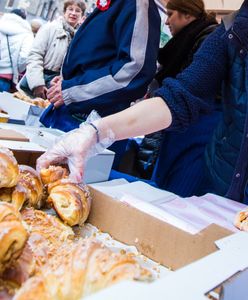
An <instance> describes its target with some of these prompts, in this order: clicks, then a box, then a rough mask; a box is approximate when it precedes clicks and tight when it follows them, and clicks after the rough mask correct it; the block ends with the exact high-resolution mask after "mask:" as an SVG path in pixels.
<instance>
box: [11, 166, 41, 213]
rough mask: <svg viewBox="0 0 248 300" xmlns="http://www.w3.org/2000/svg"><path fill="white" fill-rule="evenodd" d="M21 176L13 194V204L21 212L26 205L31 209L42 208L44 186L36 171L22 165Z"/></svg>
mask: <svg viewBox="0 0 248 300" xmlns="http://www.w3.org/2000/svg"><path fill="white" fill-rule="evenodd" d="M19 168H20V176H19V179H18V182H17V185H16V187H15V188H14V191H13V193H12V203H13V205H14V206H15V207H16V208H17V209H18V210H20V209H21V208H22V206H23V205H24V204H27V206H29V207H35V208H41V206H42V199H43V185H42V183H41V180H40V177H39V175H38V173H37V172H36V170H34V169H33V168H31V167H28V166H24V165H20V166H19Z"/></svg>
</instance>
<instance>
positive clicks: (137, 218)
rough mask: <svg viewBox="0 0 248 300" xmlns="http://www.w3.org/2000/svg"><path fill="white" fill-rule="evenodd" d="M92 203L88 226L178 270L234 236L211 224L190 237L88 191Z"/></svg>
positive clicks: (184, 232) (108, 198) (107, 197)
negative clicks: (225, 239)
mask: <svg viewBox="0 0 248 300" xmlns="http://www.w3.org/2000/svg"><path fill="white" fill-rule="evenodd" d="M90 191H91V194H92V198H93V203H92V209H91V213H90V216H89V222H90V223H91V224H93V225H95V226H96V227H98V228H99V229H100V230H101V231H103V232H108V233H109V234H110V235H111V236H112V237H113V238H114V239H116V240H118V241H120V242H123V243H125V244H128V245H135V246H136V247H137V249H138V250H139V251H140V252H141V253H142V254H144V255H145V256H147V257H149V258H151V259H152V260H154V261H156V262H159V263H161V264H163V265H164V266H166V267H168V268H170V269H172V270H177V269H179V268H181V267H183V266H185V265H187V264H189V263H192V262H193V261H196V260H197V259H200V258H202V257H204V256H206V255H208V254H210V253H212V252H214V251H216V250H217V249H218V248H217V247H216V245H215V241H216V240H218V239H221V238H223V237H225V236H228V235H231V234H233V232H231V231H229V230H227V229H225V228H222V227H220V226H218V225H215V224H212V225H210V226H208V227H207V228H206V229H204V230H202V231H201V232H200V233H199V234H195V235H192V234H189V233H187V232H186V231H183V230H180V229H178V228H176V227H174V226H172V225H169V224H167V223H165V222H163V221H161V220H158V219H156V218H155V217H152V216H150V215H148V214H146V213H143V212H141V211H139V210H137V209H136V208H133V207H131V206H128V205H126V204H125V203H122V202H120V201H116V200H115V199H113V198H111V197H110V196H107V195H105V194H103V193H101V192H99V191H97V190H96V189H93V188H90Z"/></svg>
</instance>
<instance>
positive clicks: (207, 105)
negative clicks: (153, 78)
mask: <svg viewBox="0 0 248 300" xmlns="http://www.w3.org/2000/svg"><path fill="white" fill-rule="evenodd" d="M227 48H228V47H227V39H226V36H225V28H224V26H223V25H221V26H220V27H219V28H218V29H216V30H215V32H213V33H212V34H210V35H209V36H208V37H207V38H206V39H205V41H204V42H203V44H202V45H201V47H200V49H199V50H198V51H197V52H196V54H195V55H194V59H193V62H192V64H191V65H190V66H189V67H188V68H186V69H185V70H184V71H183V72H182V73H181V74H179V75H178V76H177V77H176V78H175V79H173V78H167V79H165V80H164V81H163V85H162V87H161V88H160V89H158V90H157V91H156V92H155V96H159V97H161V98H163V99H164V101H165V102H166V104H167V105H168V107H169V109H170V111H171V114H172V124H171V126H170V127H169V128H168V130H178V131H181V130H184V129H187V128H188V127H189V125H190V124H191V123H193V122H194V121H196V120H197V119H198V117H199V115H200V114H201V113H208V112H210V111H211V110H212V109H213V107H214V99H215V96H216V94H217V92H218V91H219V89H220V87H221V83H222V81H223V80H224V78H225V75H226V73H227V67H228V49H227Z"/></svg>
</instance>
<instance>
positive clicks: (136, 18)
mask: <svg viewBox="0 0 248 300" xmlns="http://www.w3.org/2000/svg"><path fill="white" fill-rule="evenodd" d="M151 2H152V1H151V0H150V1H149V0H138V1H125V2H124V3H125V4H124V6H125V7H124V10H122V11H120V12H119V13H118V14H119V15H118V16H117V19H116V20H115V26H113V33H114V40H115V45H116V58H115V60H113V61H112V62H110V61H108V62H106V64H105V65H104V66H103V67H101V68H97V69H90V70H86V71H85V72H84V73H83V72H82V73H81V74H80V75H78V76H75V77H73V78H72V79H70V80H63V82H62V90H63V99H64V101H65V104H66V105H70V104H73V103H77V105H78V104H79V105H81V106H80V107H81V108H82V107H83V109H84V108H85V110H86V111H90V110H91V109H92V108H94V104H95V102H96V101H97V103H98V104H99V103H101V102H102V101H104V105H106V102H108V103H112V102H115V103H116V102H119V103H120V102H125V103H126V102H128V101H129V100H135V99H137V98H139V97H142V96H143V95H144V94H145V92H146V88H147V86H148V84H149V83H150V81H151V80H152V78H153V76H154V74H155V71H156V58H157V53H158V46H159V35H160V17H159V14H158V11H157V7H156V6H152V7H150V8H149V5H151ZM153 4H154V3H153ZM150 9H151V10H150ZM155 10H156V11H155ZM92 34H94V33H92ZM95 55H97V54H95ZM109 60H110V59H109Z"/></svg>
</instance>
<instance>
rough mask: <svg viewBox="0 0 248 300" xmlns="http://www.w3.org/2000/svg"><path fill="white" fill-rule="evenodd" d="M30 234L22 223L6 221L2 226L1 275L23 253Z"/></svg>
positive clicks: (0, 248)
mask: <svg viewBox="0 0 248 300" xmlns="http://www.w3.org/2000/svg"><path fill="white" fill-rule="evenodd" d="M27 239H28V233H27V231H26V229H25V228H24V226H23V225H22V223H21V222H20V221H4V222H1V226H0V274H2V272H3V271H4V270H5V269H6V268H7V267H9V266H10V265H11V264H12V263H13V261H15V260H16V259H17V258H18V257H19V256H20V255H21V253H22V250H23V248H24V246H25V244H26V241H27Z"/></svg>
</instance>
